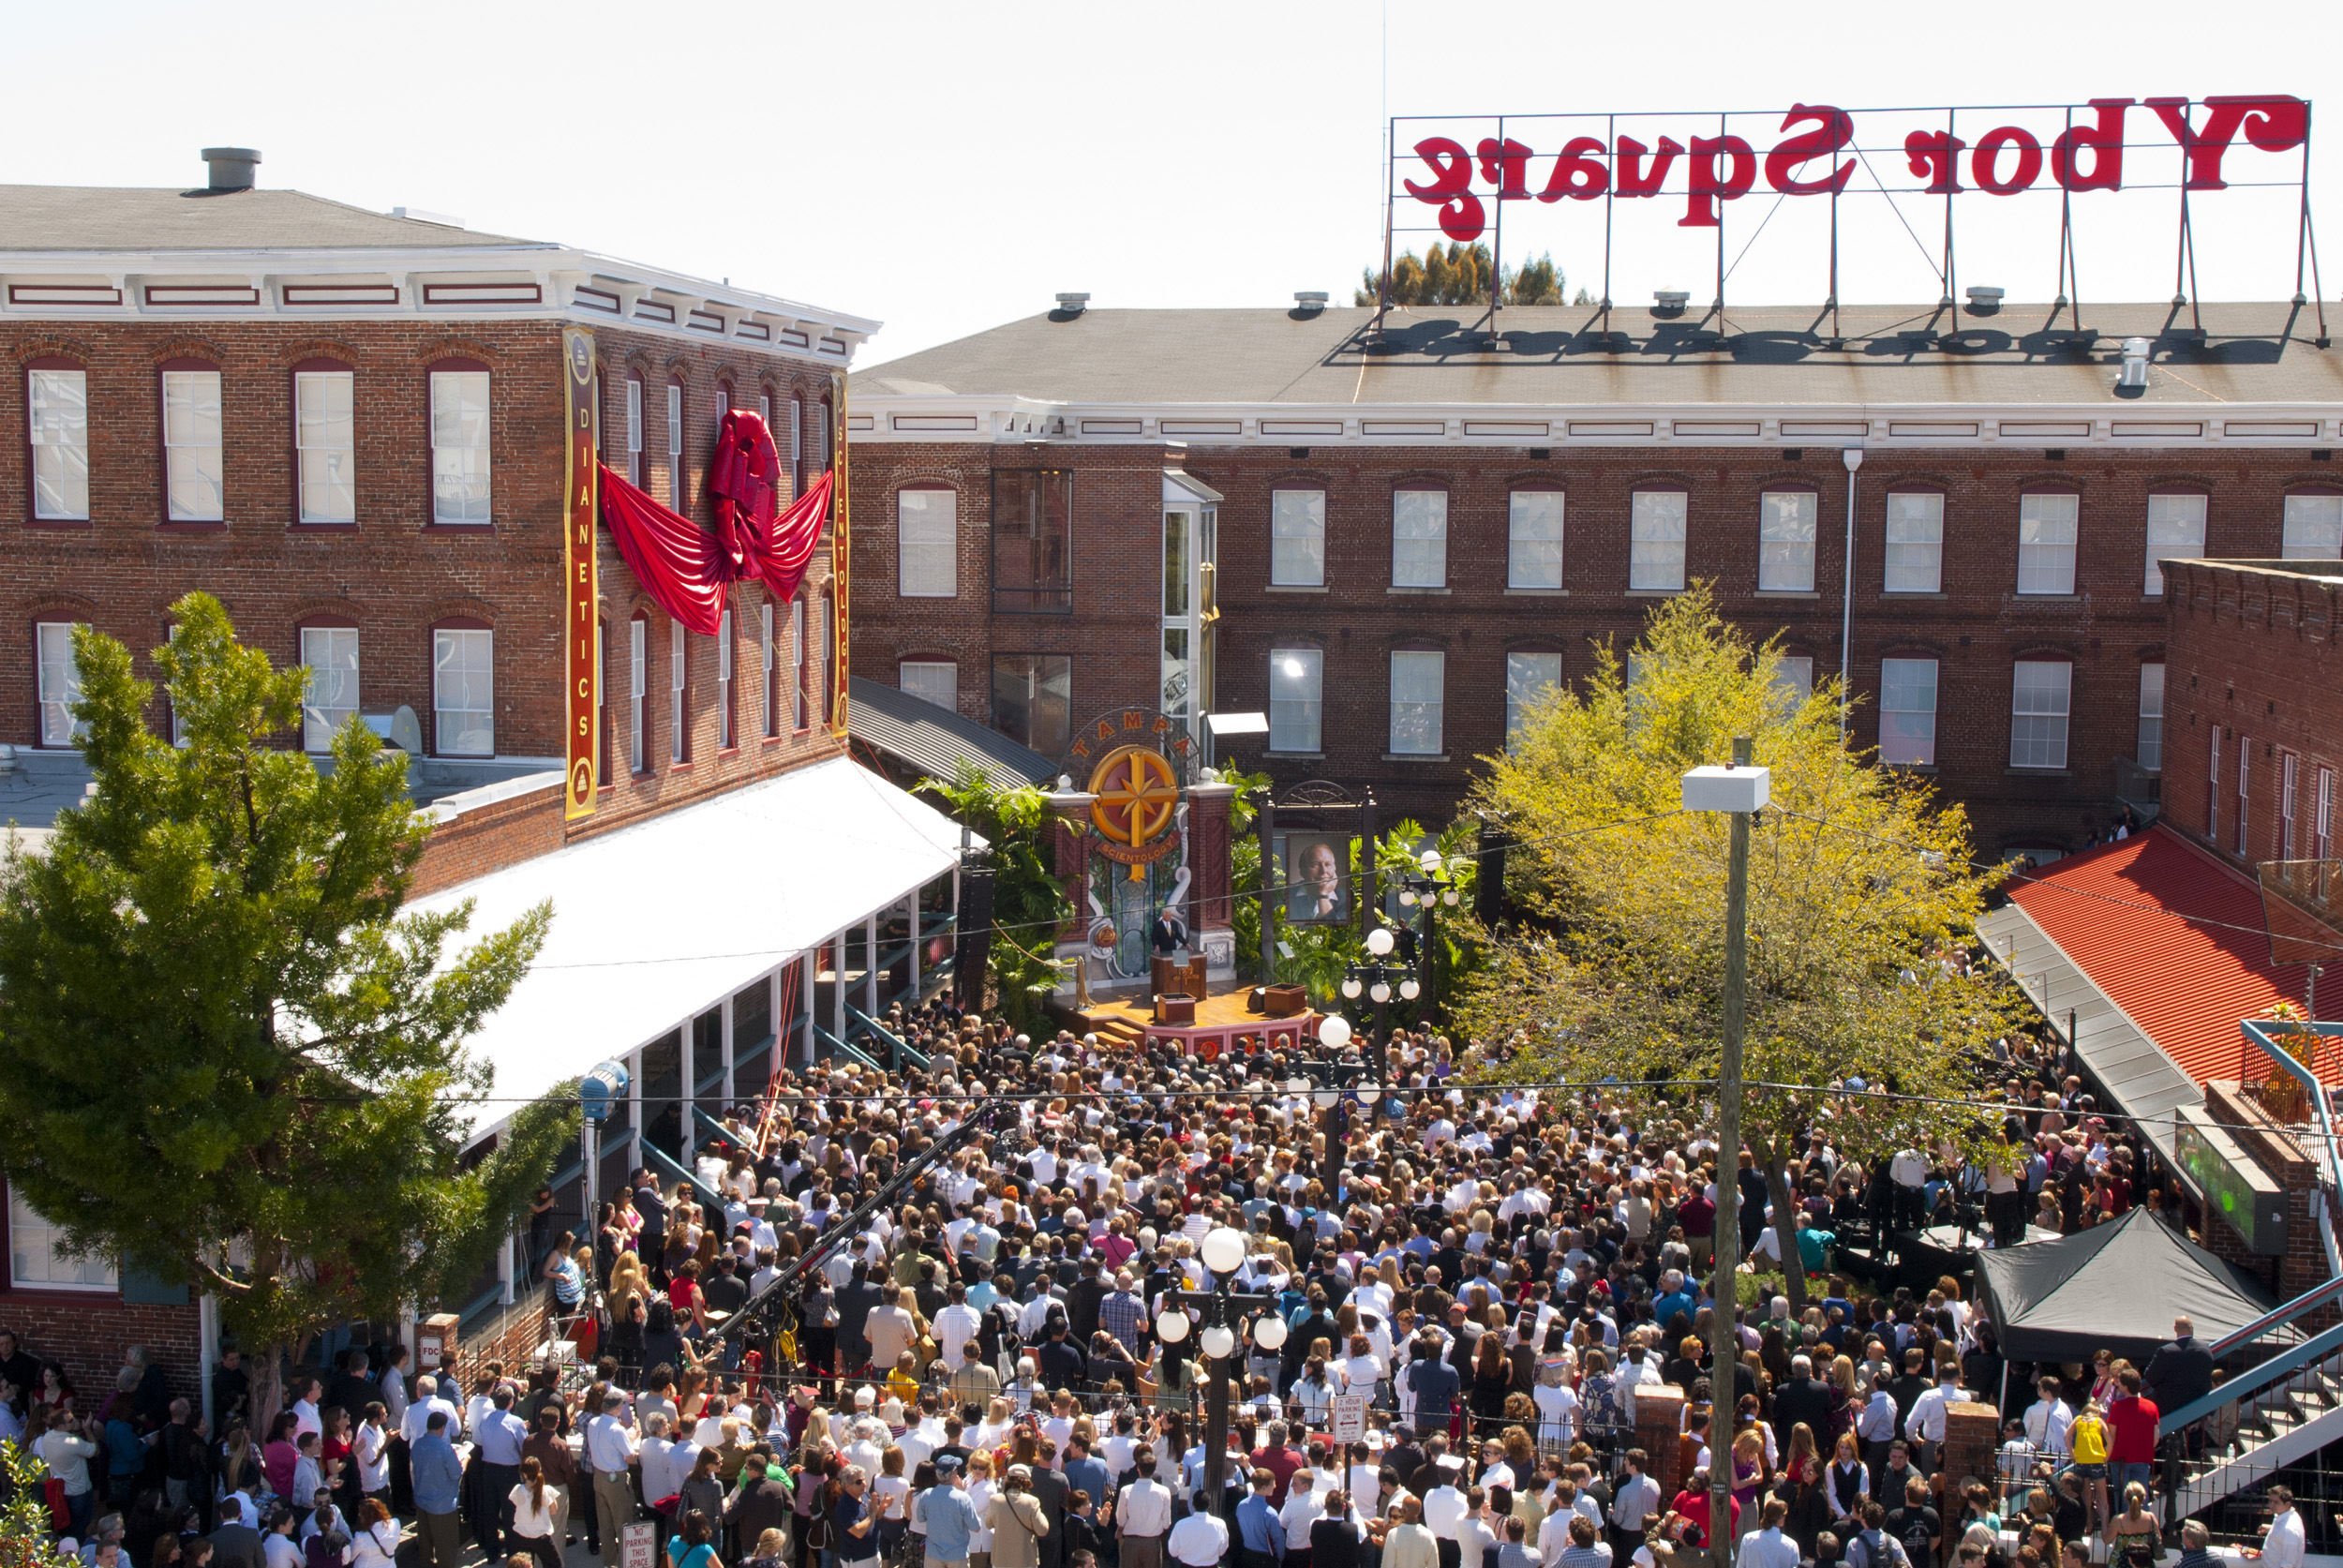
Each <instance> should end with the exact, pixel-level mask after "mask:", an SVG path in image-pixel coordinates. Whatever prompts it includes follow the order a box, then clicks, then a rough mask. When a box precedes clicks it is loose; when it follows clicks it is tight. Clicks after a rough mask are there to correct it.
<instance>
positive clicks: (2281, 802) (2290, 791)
mask: <svg viewBox="0 0 2343 1568" xmlns="http://www.w3.org/2000/svg"><path fill="white" fill-rule="evenodd" d="M2301 771H2302V759H2301V758H2300V757H2298V756H2296V755H2295V754H2293V753H2292V752H2288V753H2287V754H2285V755H2283V756H2281V757H2279V758H2278V859H2281V860H2291V859H2293V858H2294V781H2295V776H2296V775H2297V774H2298V773H2300V772H2301Z"/></svg>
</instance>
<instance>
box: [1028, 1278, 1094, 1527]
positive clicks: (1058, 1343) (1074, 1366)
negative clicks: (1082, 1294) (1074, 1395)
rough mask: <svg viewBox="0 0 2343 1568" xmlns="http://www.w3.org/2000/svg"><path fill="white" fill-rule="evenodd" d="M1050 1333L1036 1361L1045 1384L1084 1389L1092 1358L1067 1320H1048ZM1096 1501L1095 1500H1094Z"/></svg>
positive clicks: (1056, 1318)
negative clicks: (1071, 1333)
mask: <svg viewBox="0 0 2343 1568" xmlns="http://www.w3.org/2000/svg"><path fill="white" fill-rule="evenodd" d="M1049 1323H1050V1330H1049V1333H1050V1337H1049V1338H1048V1339H1047V1340H1045V1341H1044V1342H1043V1343H1042V1345H1041V1348H1040V1349H1039V1350H1037V1351H1034V1356H1033V1359H1034V1364H1035V1365H1036V1366H1038V1367H1039V1368H1040V1370H1041V1383H1042V1386H1043V1387H1045V1388H1053V1389H1054V1388H1071V1389H1077V1390H1080V1389H1084V1388H1087V1387H1089V1386H1090V1358H1089V1357H1088V1356H1086V1355H1084V1354H1083V1353H1082V1347H1081V1346H1080V1345H1077V1344H1074V1343H1072V1342H1071V1341H1069V1340H1068V1339H1067V1337H1066V1320H1065V1319H1063V1318H1059V1317H1052V1318H1051V1319H1050V1320H1049ZM1094 1501H1095V1500H1094Z"/></svg>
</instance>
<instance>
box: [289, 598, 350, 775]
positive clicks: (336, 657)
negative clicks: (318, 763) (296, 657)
mask: <svg viewBox="0 0 2343 1568" xmlns="http://www.w3.org/2000/svg"><path fill="white" fill-rule="evenodd" d="M301 664H302V667H303V668H304V669H306V671H307V672H308V688H307V690H306V691H305V692H304V693H303V694H302V697H301V746H302V750H304V751H309V752H330V751H332V750H333V749H334V736H335V733H336V731H338V730H339V729H340V728H341V727H342V725H344V724H348V723H349V722H350V716H351V714H353V713H355V712H357V711H358V633H357V629H356V628H354V627H350V626H304V627H303V628H302V629H301Z"/></svg>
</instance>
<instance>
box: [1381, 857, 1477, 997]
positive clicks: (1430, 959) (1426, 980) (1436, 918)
mask: <svg viewBox="0 0 2343 1568" xmlns="http://www.w3.org/2000/svg"><path fill="white" fill-rule="evenodd" d="M1416 864H1417V866H1418V867H1419V868H1420V869H1418V870H1416V871H1412V872H1404V873H1401V874H1399V875H1398V876H1397V877H1396V878H1395V880H1396V881H1397V882H1398V884H1399V902H1400V903H1401V904H1402V905H1403V906H1406V905H1421V906H1422V907H1423V910H1424V946H1423V948H1421V950H1420V952H1419V956H1418V962H1419V963H1420V964H1421V965H1422V971H1421V974H1422V980H1423V989H1424V991H1425V1008H1426V1009H1427V1011H1428V1010H1429V1009H1430V1008H1431V1007H1432V1006H1433V1005H1434V1004H1435V1003H1436V1002H1437V1000H1438V997H1439V987H1438V985H1437V984H1436V983H1435V982H1436V981H1437V980H1438V978H1439V977H1440V965H1439V961H1438V958H1437V954H1438V953H1439V950H1440V949H1439V948H1437V947H1436V946H1435V944H1436V943H1437V941H1438V940H1439V937H1440V905H1441V904H1443V903H1444V904H1446V905H1447V906H1448V907H1449V908H1451V909H1454V908H1455V906H1456V901H1457V893H1456V888H1455V883H1454V882H1452V881H1450V880H1449V874H1450V873H1451V872H1452V871H1455V869H1456V867H1455V866H1451V865H1450V864H1449V863H1448V862H1447V861H1446V860H1445V859H1442V858H1441V856H1440V851H1439V850H1437V849H1427V850H1425V852H1424V853H1423V854H1422V855H1421V856H1419V857H1417V859H1416ZM1461 864H1462V862H1461V861H1459V862H1458V865H1461Z"/></svg>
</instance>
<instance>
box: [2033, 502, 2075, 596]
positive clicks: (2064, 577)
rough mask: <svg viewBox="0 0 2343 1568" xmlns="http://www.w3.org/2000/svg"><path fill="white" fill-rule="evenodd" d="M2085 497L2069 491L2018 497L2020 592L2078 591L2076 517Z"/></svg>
mask: <svg viewBox="0 0 2343 1568" xmlns="http://www.w3.org/2000/svg"><path fill="white" fill-rule="evenodd" d="M2080 515H2082V497H2080V496H2077V495H2074V494H2072V493H2070V492H2067V491H2052V492H2050V493H2049V494H2047V495H2032V496H2021V497H2019V498H2018V591H2019V592H2020V593H2072V592H2073V591H2074V590H2075V520H2076V518H2078V517H2079V516H2080Z"/></svg>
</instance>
